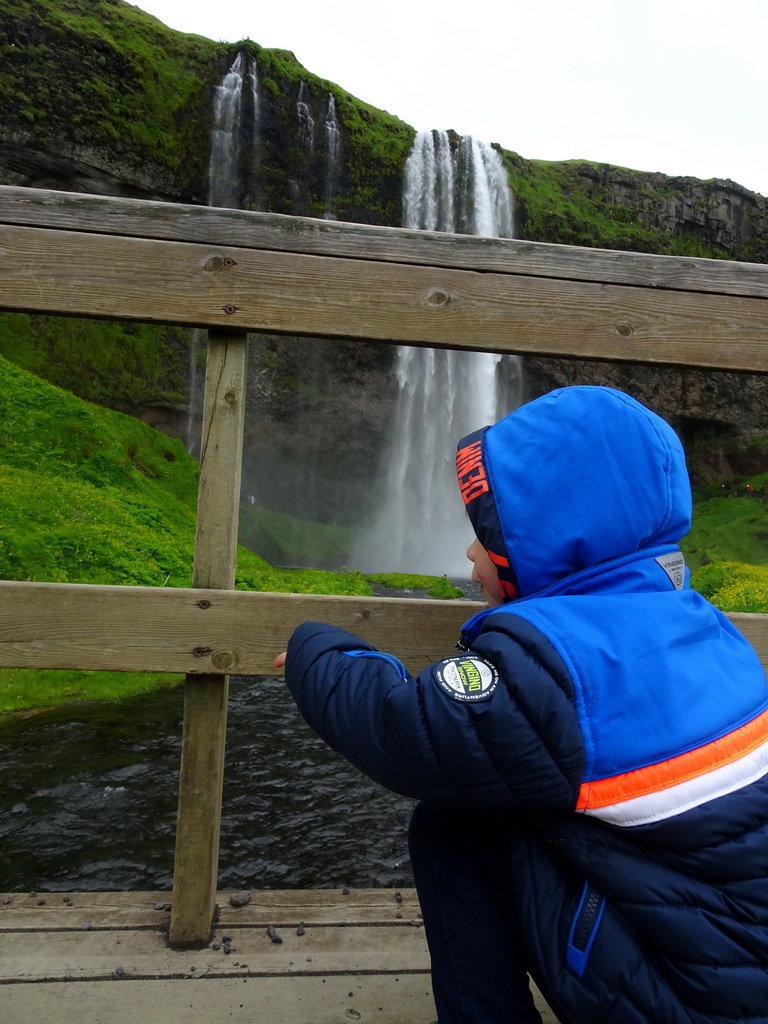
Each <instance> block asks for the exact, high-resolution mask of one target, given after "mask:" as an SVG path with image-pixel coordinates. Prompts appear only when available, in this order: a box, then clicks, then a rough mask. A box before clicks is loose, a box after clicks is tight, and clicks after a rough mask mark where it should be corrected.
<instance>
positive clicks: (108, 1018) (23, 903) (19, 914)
mask: <svg viewBox="0 0 768 1024" xmlns="http://www.w3.org/2000/svg"><path fill="white" fill-rule="evenodd" d="M231 895H232V894H231V893H225V892H220V893H218V895H217V906H218V908H219V909H218V913H217V919H216V922H215V925H214V930H213V934H212V937H211V940H210V942H209V943H208V944H207V945H206V946H204V947H202V948H197V949H182V950H179V949H171V948H170V947H169V946H168V943H167V928H168V923H169V918H170V913H169V908H170V899H171V894H170V893H168V892H136V893H123V892H121V893H117V892H116V893H109V892H106V893H37V894H33V895H30V894H27V893H8V894H5V895H4V896H3V897H2V901H1V902H0V1007H2V1020H3V1022H4V1024H43V1022H45V1024H64V1022H74V1021H78V1022H79V1021H87V1022H88V1024H139V1022H140V1024H154V1022H158V1024H159V1022H161V1021H162V1022H163V1024H173V1022H176V1021H183V1022H184V1024H222V1022H225V1021H228V1022H233V1024H246V1022H247V1024H261V1022H263V1024H310V1022H311V1024H349V1022H350V1021H360V1022H361V1024H368V1022H376V1024H429V1022H430V1021H433V1020H434V1019H435V1007H434V1003H433V1001H432V995H431V988H430V978H429V959H428V954H427V946H426V940H425V936H424V928H423V926H422V923H421V918H420V916H419V906H418V902H417V899H416V894H415V892H414V890H412V889H404V890H402V892H396V891H395V890H394V889H366V890H352V891H346V890H339V889H317V890H302V891H268V892H267V891H264V892H262V891H259V892H253V893H251V894H250V895H251V899H250V901H249V902H248V903H247V904H246V905H245V906H242V907H234V906H232V904H231V902H230V897H231ZM239 895H241V894H238V896H239ZM237 898H238V897H237V896H236V899H237ZM302 923H303V928H302V927H301V925H302ZM225 939H228V940H229V942H225ZM278 940H280V941H278ZM536 998H537V1001H538V1004H539V1007H540V1009H541V1011H542V1015H543V1019H544V1022H545V1024H557V1022H556V1020H555V1017H554V1016H553V1015H552V1013H551V1011H549V1010H548V1009H547V1007H546V1006H545V1004H544V1003H543V1002H542V1001H541V999H540V996H539V995H538V993H537V994H536Z"/></svg>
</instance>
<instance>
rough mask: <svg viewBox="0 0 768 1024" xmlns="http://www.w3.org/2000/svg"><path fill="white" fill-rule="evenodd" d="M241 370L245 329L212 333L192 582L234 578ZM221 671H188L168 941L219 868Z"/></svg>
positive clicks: (177, 935) (224, 693)
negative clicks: (196, 674)
mask: <svg viewBox="0 0 768 1024" xmlns="http://www.w3.org/2000/svg"><path fill="white" fill-rule="evenodd" d="M247 368H248V338H247V336H246V335H245V334H236V333H234V332H232V333H224V332H218V333H211V335H210V337H209V340H208V359H207V364H206V375H205V401H204V405H203V419H202V437H201V444H200V484H199V489H198V501H197V531H196V537H195V564H194V572H193V583H194V585H195V586H196V587H201V586H204V587H205V588H206V589H209V588H211V589H214V590H221V589H229V588H232V587H233V586H234V584H235V564H236V558H237V520H238V512H239V507H240V473H241V463H242V452H243V429H244V423H245V402H246V384H247ZM228 689H229V676H228V675H223V676H221V675H200V676H195V675H192V674H189V675H187V680H186V686H185V694H184V727H183V732H182V747H181V770H180V775H179V810H178V818H177V826H176V856H175V862H174V874H173V910H172V913H171V925H170V941H171V942H172V943H174V944H177V945H183V944H188V943H198V942H203V941H205V939H206V938H207V937H208V935H209V933H210V929H211V921H212V918H213V910H214V906H215V900H216V882H217V877H218V866H219V826H220V821H221V797H222V789H223V785H224V746H225V741H226V732H227V698H228Z"/></svg>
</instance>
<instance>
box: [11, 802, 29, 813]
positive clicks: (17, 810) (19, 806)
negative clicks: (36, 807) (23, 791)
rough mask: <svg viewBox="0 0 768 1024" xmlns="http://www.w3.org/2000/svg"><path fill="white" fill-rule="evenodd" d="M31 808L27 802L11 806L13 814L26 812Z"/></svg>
mask: <svg viewBox="0 0 768 1024" xmlns="http://www.w3.org/2000/svg"><path fill="white" fill-rule="evenodd" d="M28 810H29V808H28V807H27V805H26V804H14V805H13V807H12V808H11V814H26V813H27V811H28Z"/></svg>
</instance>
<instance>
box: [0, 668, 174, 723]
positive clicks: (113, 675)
mask: <svg viewBox="0 0 768 1024" xmlns="http://www.w3.org/2000/svg"><path fill="white" fill-rule="evenodd" d="M183 681H184V676H183V675H175V674H173V675H172V674H162V673H158V672H141V673H139V672H71V671H64V670H62V671H59V670H58V669H37V670H33V669H22V668H5V669H0V713H2V714H9V713H13V712H16V711H28V710H30V709H35V710H41V709H43V708H50V707H58V706H59V705H60V704H72V703H74V702H77V701H112V700H124V699H125V698H126V697H132V696H134V695H135V694H137V693H145V692H147V691H148V690H160V689H168V688H173V687H176V686H179V685H180V684H181V683H182V682H183Z"/></svg>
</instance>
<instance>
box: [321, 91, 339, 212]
mask: <svg viewBox="0 0 768 1024" xmlns="http://www.w3.org/2000/svg"><path fill="white" fill-rule="evenodd" d="M325 148H326V151H327V153H328V167H327V170H326V175H325V214H324V217H325V219H326V220H336V214H335V213H334V212H333V196H334V193H335V191H336V178H337V175H338V167H339V153H340V150H341V133H340V131H339V123H338V121H337V120H336V101H335V99H334V98H333V94H332V93H328V113H327V114H326V116H325Z"/></svg>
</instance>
